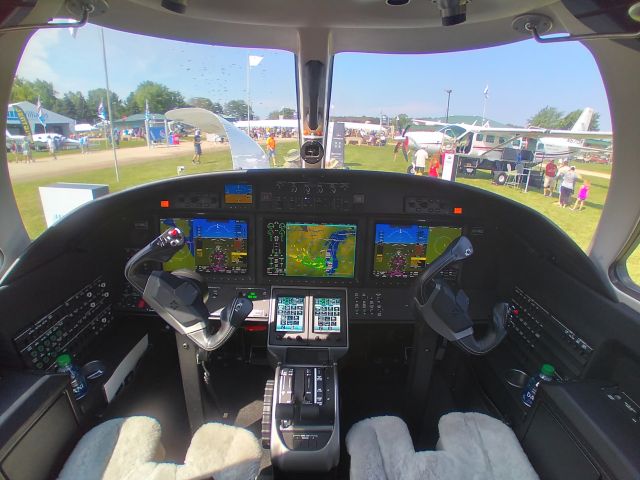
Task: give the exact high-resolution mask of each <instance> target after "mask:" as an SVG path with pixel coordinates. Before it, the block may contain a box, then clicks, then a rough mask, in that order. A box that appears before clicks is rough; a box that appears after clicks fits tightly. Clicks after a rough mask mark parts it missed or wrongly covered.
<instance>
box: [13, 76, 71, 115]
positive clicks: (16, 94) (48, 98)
mask: <svg viewBox="0 0 640 480" xmlns="http://www.w3.org/2000/svg"><path fill="white" fill-rule="evenodd" d="M10 98H11V102H22V101H26V102H31V103H37V102H38V98H40V103H41V104H42V106H43V107H44V108H46V109H48V110H54V111H57V110H58V102H59V100H58V98H57V97H56V91H55V90H54V88H53V83H51V82H46V81H44V80H34V81H30V80H26V79H23V78H20V77H16V79H15V80H14V82H13V88H12V89H11V97H10Z"/></svg>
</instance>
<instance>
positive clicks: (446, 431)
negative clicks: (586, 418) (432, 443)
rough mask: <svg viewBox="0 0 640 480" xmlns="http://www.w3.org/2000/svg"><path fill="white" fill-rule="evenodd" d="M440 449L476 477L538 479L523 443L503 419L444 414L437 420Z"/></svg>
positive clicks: (478, 414) (519, 479)
mask: <svg viewBox="0 0 640 480" xmlns="http://www.w3.org/2000/svg"><path fill="white" fill-rule="evenodd" d="M438 430H439V431H440V440H439V441H438V448H440V449H442V450H444V451H446V452H449V453H450V454H452V455H453V456H454V457H455V458H456V459H458V461H459V462H460V463H461V464H462V465H463V467H462V468H463V469H465V470H467V471H469V472H475V475H476V476H474V477H469V478H474V479H475V478H477V479H483V480H484V479H487V480H512V479H514V478H517V479H518V480H537V479H538V475H537V474H536V472H535V470H534V469H533V467H532V466H531V463H529V459H528V458H527V456H526V455H525V453H524V451H523V450H522V447H521V446H520V442H519V441H518V439H517V437H516V436H515V434H514V433H513V430H511V429H510V428H509V427H508V426H506V425H505V424H504V423H502V422H501V421H500V420H496V419H495V418H492V417H489V416H487V415H483V414H481V413H472V412H469V413H462V412H454V413H449V414H447V415H443V416H442V418H440V422H439V423H438Z"/></svg>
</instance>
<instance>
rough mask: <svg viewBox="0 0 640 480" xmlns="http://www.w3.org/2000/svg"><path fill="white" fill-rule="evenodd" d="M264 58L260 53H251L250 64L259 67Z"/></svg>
mask: <svg viewBox="0 0 640 480" xmlns="http://www.w3.org/2000/svg"><path fill="white" fill-rule="evenodd" d="M262 58H263V57H261V56H260V55H249V66H250V67H257V66H258V65H260V62H261V61H262Z"/></svg>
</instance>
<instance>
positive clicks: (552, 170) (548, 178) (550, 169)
mask: <svg viewBox="0 0 640 480" xmlns="http://www.w3.org/2000/svg"><path fill="white" fill-rule="evenodd" d="M557 175H558V166H557V165H556V164H555V163H554V161H553V158H552V159H551V160H550V161H549V163H547V165H546V166H545V167H544V196H545V197H550V196H552V195H553V194H552V192H553V184H554V183H555V181H556V176H557Z"/></svg>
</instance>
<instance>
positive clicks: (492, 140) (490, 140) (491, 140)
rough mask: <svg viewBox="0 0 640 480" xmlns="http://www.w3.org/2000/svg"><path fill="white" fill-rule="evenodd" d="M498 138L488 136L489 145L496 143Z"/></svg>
mask: <svg viewBox="0 0 640 480" xmlns="http://www.w3.org/2000/svg"><path fill="white" fill-rule="evenodd" d="M495 142H496V137H495V135H487V143H495Z"/></svg>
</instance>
